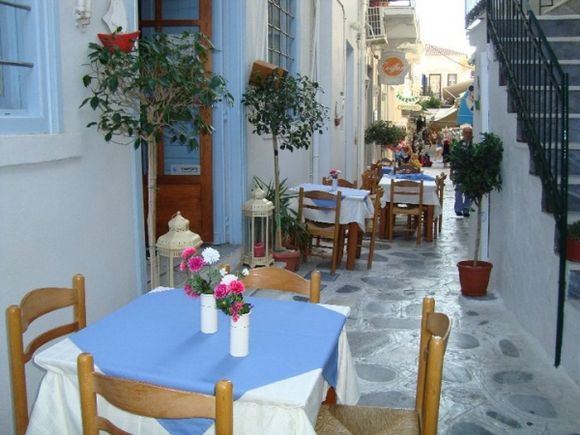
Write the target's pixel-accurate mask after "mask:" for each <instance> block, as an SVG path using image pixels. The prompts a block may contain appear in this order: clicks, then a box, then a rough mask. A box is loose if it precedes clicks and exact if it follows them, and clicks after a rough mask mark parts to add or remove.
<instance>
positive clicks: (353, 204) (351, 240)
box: [290, 183, 375, 270]
mask: <svg viewBox="0 0 580 435" xmlns="http://www.w3.org/2000/svg"><path fill="white" fill-rule="evenodd" d="M301 187H302V188H303V189H304V191H305V192H308V191H312V190H321V191H323V192H332V186H327V185H324V184H314V183H303V184H300V185H298V186H294V187H292V188H291V189H290V190H291V191H293V192H298V191H300V188H301ZM336 189H337V191H339V192H340V193H341V203H340V224H341V225H348V241H347V256H346V268H347V269H348V270H352V269H354V264H355V262H356V254H357V243H358V239H359V237H360V236H361V233H362V232H363V231H364V229H365V220H366V219H371V218H372V217H373V216H374V212H375V211H374V210H375V208H374V206H373V202H372V200H371V198H370V196H369V195H370V192H369V191H368V190H363V189H351V188H349V187H340V186H339V187H337V188H336ZM296 208H298V207H297V206H296ZM304 218H306V219H310V220H313V221H316V222H325V223H329V224H333V223H334V220H335V216H334V213H332V212H325V211H322V210H311V209H305V210H304Z"/></svg>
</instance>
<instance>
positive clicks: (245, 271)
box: [242, 267, 250, 276]
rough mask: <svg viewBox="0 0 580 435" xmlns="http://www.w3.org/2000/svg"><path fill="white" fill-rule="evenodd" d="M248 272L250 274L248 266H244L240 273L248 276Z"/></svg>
mask: <svg viewBox="0 0 580 435" xmlns="http://www.w3.org/2000/svg"><path fill="white" fill-rule="evenodd" d="M249 274H250V271H249V270H248V268H247V267H244V270H242V275H244V276H248V275H249Z"/></svg>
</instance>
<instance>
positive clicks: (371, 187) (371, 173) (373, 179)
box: [361, 168, 382, 194]
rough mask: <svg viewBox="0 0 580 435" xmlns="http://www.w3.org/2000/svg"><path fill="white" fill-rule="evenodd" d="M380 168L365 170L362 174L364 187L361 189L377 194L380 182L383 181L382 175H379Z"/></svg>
mask: <svg viewBox="0 0 580 435" xmlns="http://www.w3.org/2000/svg"><path fill="white" fill-rule="evenodd" d="M379 172H380V168H374V169H373V168H369V169H367V170H365V171H364V172H363V173H362V174H361V178H362V185H361V189H364V190H368V191H370V192H371V194H372V193H375V192H376V190H377V188H378V186H379V181H381V177H382V173H381V175H379Z"/></svg>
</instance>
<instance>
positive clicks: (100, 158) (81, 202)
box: [0, 1, 144, 433]
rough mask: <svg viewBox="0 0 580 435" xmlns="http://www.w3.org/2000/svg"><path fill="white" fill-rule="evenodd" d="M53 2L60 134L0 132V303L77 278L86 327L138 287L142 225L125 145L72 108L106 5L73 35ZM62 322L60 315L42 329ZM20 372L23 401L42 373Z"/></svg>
mask: <svg viewBox="0 0 580 435" xmlns="http://www.w3.org/2000/svg"><path fill="white" fill-rule="evenodd" d="M57 3H58V7H59V11H58V14H59V18H60V23H59V27H60V29H59V32H60V34H59V39H60V40H61V47H60V50H61V59H62V68H61V88H62V103H63V115H64V116H63V119H64V128H63V131H62V133H61V134H57V135H50V136H48V135H34V136H32V135H31V136H5V135H0V204H1V205H0V208H1V215H2V218H1V219H0V241H1V242H0V306H1V307H2V308H3V309H5V308H6V307H8V306H9V305H11V304H15V303H19V302H20V299H21V298H22V296H24V294H25V293H27V292H28V291H29V290H31V289H33V288H37V287H45V286H70V285H71V283H72V276H73V275H74V274H75V273H82V274H84V275H85V277H86V299H87V300H86V302H87V320H88V323H92V322H94V321H95V320H97V319H99V318H101V317H103V316H104V315H106V314H108V313H110V312H111V311H113V310H115V309H117V308H118V307H120V306H121V305H123V304H125V303H127V302H128V301H129V300H130V299H132V298H134V297H135V296H136V295H138V294H140V293H141V291H142V290H143V288H142V285H143V282H142V280H143V275H142V271H143V269H142V267H141V266H138V264H141V263H144V258H143V250H142V248H141V246H143V245H142V234H141V233H142V220H139V219H141V217H140V216H139V213H141V211H140V209H138V208H136V205H137V200H136V192H135V191H136V189H140V187H139V185H138V183H137V182H136V181H137V180H140V174H138V173H136V172H135V168H136V167H137V165H136V155H135V152H134V151H133V148H132V146H130V145H129V146H120V145H116V144H107V143H105V142H104V140H103V138H102V136H101V135H100V134H98V133H97V132H96V130H95V129H94V128H93V129H87V128H86V127H85V126H86V124H87V123H88V122H90V121H91V120H93V119H94V116H93V114H92V113H91V112H92V110H90V109H82V110H79V108H78V107H79V104H80V103H81V101H82V99H83V98H84V97H85V96H86V95H87V94H86V92H85V89H84V87H83V85H82V82H81V76H82V75H83V74H84V72H85V67H84V66H83V63H85V62H86V58H87V52H88V43H89V41H93V42H96V39H97V38H96V33H97V32H101V31H103V30H104V28H103V27H104V24H103V23H102V22H101V21H100V19H99V18H100V17H101V16H102V15H103V13H104V12H105V11H104V8H105V4H104V3H102V2H93V13H94V14H93V21H92V23H91V24H90V25H89V27H88V29H87V31H86V33H82V32H80V31H79V30H78V29H77V28H76V27H75V22H74V20H73V14H72V11H73V7H74V2H73V1H62V2H60V1H59V2H57ZM98 17H99V18H98ZM138 246H139V248H138ZM70 319H71V312H70V311H66V312H64V313H58V314H56V315H54V316H53V317H52V318H51V321H50V324H53V323H56V322H59V321H62V322H63V323H64V322H67V323H68V322H70ZM39 322H40V321H39ZM5 326H6V325H5V319H4V315H2V316H1V320H0V329H1V331H0V335H1V336H2V337H3V339H2V340H1V341H2V343H3V344H2V351H1V352H0V353H1V354H2V355H3V357H2V358H1V359H0V391H2V392H3V394H2V395H3V400H1V401H0V433H12V431H13V426H12V424H13V423H12V408H11V400H10V384H9V379H10V376H9V373H8V357H7V346H6V339H5V338H6V330H5ZM45 326H46V325H45ZM35 330H37V325H35V324H33V326H32V327H31V331H35ZM29 366H30V367H29V370H28V387H29V402H30V403H31V404H32V402H33V401H34V397H35V395H36V393H35V391H36V389H37V387H38V384H39V380H40V379H41V376H42V372H41V371H40V370H38V369H37V368H36V367H34V365H33V364H29Z"/></svg>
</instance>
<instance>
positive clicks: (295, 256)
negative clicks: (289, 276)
mask: <svg viewBox="0 0 580 435" xmlns="http://www.w3.org/2000/svg"><path fill="white" fill-rule="evenodd" d="M273 256H274V260H275V261H282V262H284V263H286V269H288V270H289V271H291V272H296V271H297V270H298V266H299V265H300V251H281V252H275V251H274V254H273Z"/></svg>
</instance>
